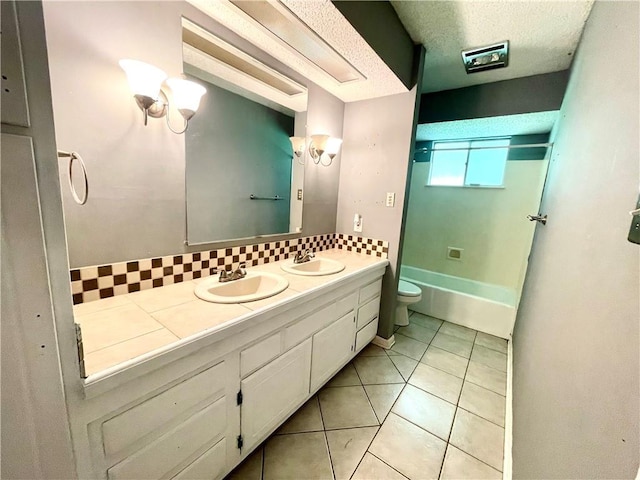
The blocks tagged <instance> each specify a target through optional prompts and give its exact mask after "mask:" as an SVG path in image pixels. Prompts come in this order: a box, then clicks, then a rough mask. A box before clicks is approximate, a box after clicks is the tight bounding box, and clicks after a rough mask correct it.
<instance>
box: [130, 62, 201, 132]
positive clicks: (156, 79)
mask: <svg viewBox="0 0 640 480" xmlns="http://www.w3.org/2000/svg"><path fill="white" fill-rule="evenodd" d="M119 64H120V66H121V67H122V69H123V70H124V71H125V73H126V75H127V80H128V81H129V87H130V88H131V91H132V92H133V96H134V98H135V99H136V103H137V104H138V107H140V109H141V110H142V111H143V113H144V124H145V126H146V125H147V118H148V117H153V118H161V117H163V116H165V115H166V117H167V126H168V127H169V130H171V131H172V132H173V133H177V134H181V133H184V132H186V130H187V128H188V127H189V119H191V117H193V116H194V115H195V113H196V111H197V110H198V107H199V106H200V99H201V98H202V96H203V95H204V94H205V93H206V89H205V88H204V87H203V86H202V85H198V84H197V83H195V82H192V81H190V80H185V79H184V78H169V79H168V80H167V74H166V73H165V72H164V71H162V70H160V69H159V68H157V67H155V66H153V65H149V64H148V63H144V62H140V61H138V60H130V59H122V60H120V62H119ZM165 80H166V84H167V85H168V87H169V89H170V90H171V94H172V104H173V106H174V107H175V108H176V109H177V110H178V112H180V114H181V115H182V118H184V128H183V129H182V130H180V131H176V130H174V129H173V127H172V126H171V123H170V121H169V114H168V110H169V108H170V104H169V101H168V98H167V94H166V93H165V92H164V91H163V90H162V85H163V82H165Z"/></svg>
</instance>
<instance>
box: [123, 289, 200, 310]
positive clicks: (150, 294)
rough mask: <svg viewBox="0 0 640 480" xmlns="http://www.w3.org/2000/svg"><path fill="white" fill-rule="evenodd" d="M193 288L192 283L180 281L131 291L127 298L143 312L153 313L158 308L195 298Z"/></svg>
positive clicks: (161, 308)
mask: <svg viewBox="0 0 640 480" xmlns="http://www.w3.org/2000/svg"><path fill="white" fill-rule="evenodd" d="M194 289H195V284H194V283H192V282H180V283H175V284H173V285H165V286H164V287H162V288H151V289H149V290H143V291H141V292H136V293H132V294H130V295H129V298H130V299H131V301H132V302H133V303H135V304H136V305H138V306H139V307H140V308H142V309H143V310H144V311H145V312H147V313H153V312H157V311H158V310H163V309H165V308H169V307H173V306H175V305H180V304H182V303H187V302H191V301H193V300H197V299H198V297H196V294H195V293H193V290H194Z"/></svg>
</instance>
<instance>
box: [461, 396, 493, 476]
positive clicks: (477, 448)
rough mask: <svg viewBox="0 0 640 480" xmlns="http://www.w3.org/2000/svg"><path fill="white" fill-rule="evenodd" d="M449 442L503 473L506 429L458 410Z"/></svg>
mask: <svg viewBox="0 0 640 480" xmlns="http://www.w3.org/2000/svg"><path fill="white" fill-rule="evenodd" d="M449 442H450V443H451V444H452V445H453V446H455V447H457V448H459V449H460V450H462V451H463V452H465V453H468V454H469V455H471V456H473V457H475V458H477V459H478V460H481V461H483V462H484V463H487V464H489V465H490V466H492V467H493V468H495V469H497V470H500V471H502V452H503V447H504V428H502V427H499V426H497V425H495V424H493V423H491V422H489V421H488V420H485V419H484V418H480V417H478V416H477V415H474V414H473V413H469V412H467V411H466V410H463V409H461V408H458V410H457V411H456V418H455V420H454V421H453V429H452V430H451V437H450V439H449Z"/></svg>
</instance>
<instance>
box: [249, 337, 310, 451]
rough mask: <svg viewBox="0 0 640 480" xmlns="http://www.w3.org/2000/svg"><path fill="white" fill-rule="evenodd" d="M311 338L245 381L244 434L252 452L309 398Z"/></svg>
mask: <svg viewBox="0 0 640 480" xmlns="http://www.w3.org/2000/svg"><path fill="white" fill-rule="evenodd" d="M310 368H311V339H308V340H307V341H305V342H303V343H301V344H300V345H298V346H297V347H296V348H294V349H292V350H289V351H288V352H287V353H285V354H284V355H282V356H280V357H278V358H277V359H276V360H274V361H272V362H271V363H269V364H267V365H265V366H264V367H262V368H261V369H260V370H258V371H257V372H255V373H253V374H252V375H249V376H248V377H247V378H245V379H244V380H242V382H241V386H242V396H243V399H242V411H241V420H240V422H241V427H242V428H241V432H242V438H243V440H244V447H243V449H245V450H249V449H250V448H251V447H253V446H254V445H255V444H256V443H257V442H259V441H261V440H262V439H263V438H264V436H266V434H268V433H269V432H270V431H271V429H273V428H274V427H275V426H277V425H278V424H279V423H280V422H281V421H282V420H284V419H285V418H286V417H287V416H288V415H289V414H290V413H291V412H292V411H293V410H294V409H296V408H297V407H298V405H299V404H300V403H301V402H302V401H303V400H304V399H305V398H307V396H308V395H309V370H310Z"/></svg>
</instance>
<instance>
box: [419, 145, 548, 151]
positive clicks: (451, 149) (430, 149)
mask: <svg viewBox="0 0 640 480" xmlns="http://www.w3.org/2000/svg"><path fill="white" fill-rule="evenodd" d="M536 147H540V148H541V147H553V143H528V144H525V145H505V146H501V147H468V148H462V147H456V148H427V147H425V148H419V149H417V150H416V152H450V151H454V150H496V149H498V148H536Z"/></svg>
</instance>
